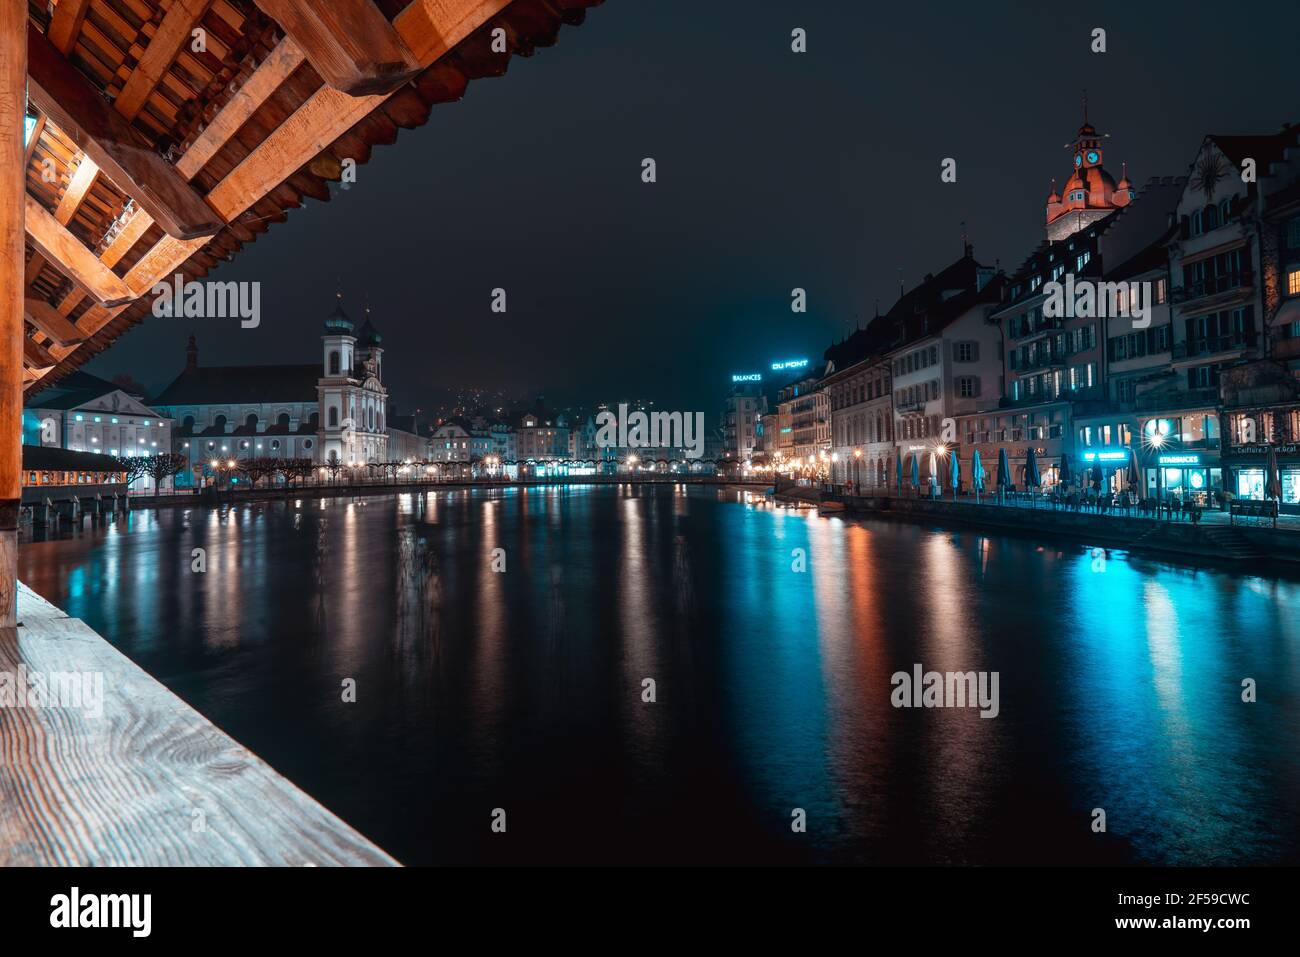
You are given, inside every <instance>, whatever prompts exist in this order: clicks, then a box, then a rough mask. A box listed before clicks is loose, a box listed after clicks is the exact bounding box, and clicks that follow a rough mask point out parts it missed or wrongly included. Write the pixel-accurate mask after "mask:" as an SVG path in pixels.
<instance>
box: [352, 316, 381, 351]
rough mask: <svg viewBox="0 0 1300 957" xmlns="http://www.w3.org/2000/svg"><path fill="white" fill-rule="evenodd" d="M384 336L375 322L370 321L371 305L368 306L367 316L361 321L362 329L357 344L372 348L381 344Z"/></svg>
mask: <svg viewBox="0 0 1300 957" xmlns="http://www.w3.org/2000/svg"><path fill="white" fill-rule="evenodd" d="M383 341H384V337H383V336H381V335H380V334H379V330H378V329H376V328H375V324H374V323H373V322H371V321H370V307H369V306H366V316H365V318H364V319H363V320H362V322H361V329H360V331H359V332H357V344H358V345H360V346H362V347H363V348H372V347H374V346H378V345H381V344H382V343H383Z"/></svg>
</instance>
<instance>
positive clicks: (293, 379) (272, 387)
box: [149, 363, 321, 407]
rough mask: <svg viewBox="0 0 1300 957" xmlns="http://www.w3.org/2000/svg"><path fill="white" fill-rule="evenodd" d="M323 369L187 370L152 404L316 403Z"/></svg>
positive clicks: (221, 368)
mask: <svg viewBox="0 0 1300 957" xmlns="http://www.w3.org/2000/svg"><path fill="white" fill-rule="evenodd" d="M320 376H321V367H320V366H319V365H317V364H315V363H313V364H310V365H267V366H200V367H199V368H197V369H187V370H186V371H184V372H182V373H181V374H180V375H178V376H177V377H176V378H175V379H173V380H172V383H171V385H169V386H167V388H165V389H163V390H162V392H160V393H159V394H158V396H157V397H156V398H155V399H154V400H153V401H152V402H150V403H149V404H150V405H153V406H173V407H174V406H182V405H239V404H244V403H256V404H261V403H264V402H315V401H317V393H316V384H317V382H318V381H319V379H320Z"/></svg>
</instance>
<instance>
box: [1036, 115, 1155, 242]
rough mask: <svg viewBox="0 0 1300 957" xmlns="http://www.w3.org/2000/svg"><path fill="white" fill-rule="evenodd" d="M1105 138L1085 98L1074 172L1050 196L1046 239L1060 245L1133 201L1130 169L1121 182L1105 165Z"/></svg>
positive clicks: (1074, 148) (1072, 150) (1073, 152)
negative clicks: (1129, 176) (1061, 186)
mask: <svg viewBox="0 0 1300 957" xmlns="http://www.w3.org/2000/svg"><path fill="white" fill-rule="evenodd" d="M1102 139H1103V137H1102V136H1101V134H1099V133H1098V132H1097V130H1096V128H1095V127H1093V125H1092V124H1091V123H1089V122H1088V98H1087V96H1086V95H1085V96H1084V99H1083V125H1082V126H1080V127H1079V132H1078V133H1076V134H1075V137H1074V144H1073V145H1072V146H1071V147H1070V155H1071V160H1072V162H1073V163H1074V171H1073V172H1072V173H1071V174H1070V178H1069V179H1068V180H1066V182H1065V189H1064V190H1062V192H1060V193H1057V191H1056V181H1055V180H1053V181H1052V190H1051V192H1050V193H1049V194H1048V196H1047V224H1046V225H1047V238H1048V240H1049V241H1050V242H1054V243H1055V242H1060V241H1061V240H1063V239H1065V238H1066V237H1068V236H1072V235H1074V234H1075V233H1077V232H1079V231H1080V230H1082V229H1086V228H1087V227H1088V226H1090V225H1092V224H1093V223H1095V222H1097V221H1098V220H1100V219H1105V218H1106V217H1107V216H1109V215H1110V214H1111V213H1113V212H1114V211H1115V210H1117V209H1122V208H1123V207H1125V206H1127V205H1128V204H1129V203H1131V202H1132V201H1133V197H1134V190H1133V186H1132V184H1131V183H1130V182H1129V180H1128V169H1127V167H1125V169H1124V175H1123V176H1122V178H1121V179H1120V181H1119V183H1116V182H1115V178H1114V177H1113V176H1111V175H1110V173H1108V172H1106V170H1105V168H1104V167H1103V166H1102V158H1103V154H1104V152H1105V150H1104V149H1103V148H1102Z"/></svg>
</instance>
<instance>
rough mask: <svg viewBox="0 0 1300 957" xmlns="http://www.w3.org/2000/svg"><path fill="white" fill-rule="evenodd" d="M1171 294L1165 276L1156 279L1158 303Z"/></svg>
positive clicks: (1161, 302)
mask: <svg viewBox="0 0 1300 957" xmlns="http://www.w3.org/2000/svg"><path fill="white" fill-rule="evenodd" d="M1168 296H1169V289H1168V286H1167V284H1166V282H1165V279H1164V277H1163V276H1162V277H1161V278H1159V279H1157V280H1156V304H1157V305H1161V304H1163V303H1164V302H1165V300H1166V299H1167V298H1168Z"/></svg>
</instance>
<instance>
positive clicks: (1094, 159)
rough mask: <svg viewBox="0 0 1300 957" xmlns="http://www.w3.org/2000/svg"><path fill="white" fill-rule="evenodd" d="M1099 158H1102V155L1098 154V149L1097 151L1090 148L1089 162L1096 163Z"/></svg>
mask: <svg viewBox="0 0 1300 957" xmlns="http://www.w3.org/2000/svg"><path fill="white" fill-rule="evenodd" d="M1099 159H1101V157H1100V156H1098V155H1097V151H1096V150H1088V162H1089V163H1095V162H1097V160H1099Z"/></svg>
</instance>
